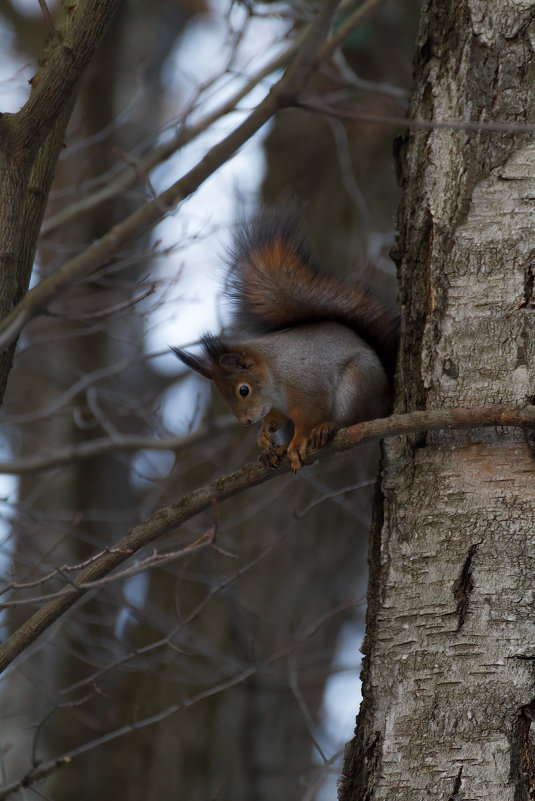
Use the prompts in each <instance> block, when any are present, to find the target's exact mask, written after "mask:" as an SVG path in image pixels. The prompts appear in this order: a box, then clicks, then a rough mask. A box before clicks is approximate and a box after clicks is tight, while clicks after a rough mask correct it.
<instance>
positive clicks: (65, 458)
mask: <svg viewBox="0 0 535 801" xmlns="http://www.w3.org/2000/svg"><path fill="white" fill-rule="evenodd" d="M235 427H236V419H235V418H234V417H233V416H231V415H226V416H225V417H223V418H221V419H218V420H216V421H214V422H213V423H210V427H209V428H204V429H202V430H199V431H196V432H195V434H190V435H188V436H174V437H173V436H171V437H163V438H161V439H157V438H156V437H142V436H136V435H134V434H132V435H122V434H119V435H118V436H115V437H100V438H99V439H93V440H89V441H88V442H82V443H80V444H77V445H70V446H68V447H66V448H58V450H56V451H52V452H50V451H49V453H48V455H47V456H40V455H36V456H29V457H21V458H20V459H8V460H6V461H5V462H0V475H2V474H3V475H17V476H22V475H26V474H28V473H41V472H43V471H45V470H53V469H54V468H56V467H62V466H64V465H67V464H72V463H73V462H83V461H86V460H87V459H92V458H94V457H95V456H102V455H103V454H106V453H136V452H138V451H172V452H173V453H176V452H178V451H181V450H184V449H185V448H191V447H193V446H195V445H198V444H199V443H202V442H204V441H206V440H208V439H213V438H215V437H217V436H219V434H222V433H225V432H226V431H229V430H230V429H231V428H235Z"/></svg>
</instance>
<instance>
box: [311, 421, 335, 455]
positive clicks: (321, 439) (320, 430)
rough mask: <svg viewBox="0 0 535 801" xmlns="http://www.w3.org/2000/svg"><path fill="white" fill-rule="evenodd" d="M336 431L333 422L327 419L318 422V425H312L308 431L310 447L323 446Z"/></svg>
mask: <svg viewBox="0 0 535 801" xmlns="http://www.w3.org/2000/svg"><path fill="white" fill-rule="evenodd" d="M335 432H336V426H335V424H334V423H331V422H330V421H327V422H326V423H320V424H319V426H314V428H313V429H312V431H311V432H310V445H311V447H312V448H314V449H317V448H323V447H324V446H325V445H327V443H328V442H330V440H331V439H332V438H333V436H334V434H335Z"/></svg>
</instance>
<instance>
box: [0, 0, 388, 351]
mask: <svg viewBox="0 0 535 801" xmlns="http://www.w3.org/2000/svg"><path fill="white" fill-rule="evenodd" d="M336 5H337V0H329V2H324V3H323V5H322V7H321V11H320V13H319V14H318V16H317V17H316V19H315V20H314V21H313V23H312V24H311V26H310V28H309V30H308V32H307V35H306V36H305V38H304V40H303V44H302V46H301V47H300V49H299V51H298V53H297V56H296V58H295V60H294V62H293V63H292V64H291V65H290V67H289V68H288V69H287V70H286V72H285V74H284V75H283V77H282V78H281V80H280V81H279V82H278V83H277V84H275V85H274V86H273V87H272V89H271V90H270V92H269V93H268V95H267V97H266V98H265V99H264V100H263V101H262V102H261V103H260V104H259V106H257V108H256V109H255V110H254V111H253V112H252V113H251V114H250V115H249V117H248V118H247V119H246V120H245V121H244V122H243V123H242V124H241V125H239V126H238V127H237V128H236V129H235V130H234V131H233V132H232V133H231V134H229V135H228V136H227V137H225V138H224V139H223V140H221V141H220V142H219V143H218V144H217V145H215V146H214V147H213V148H212V149H211V150H210V151H209V152H208V153H207V154H206V156H205V157H204V158H203V159H201V161H200V162H199V163H198V164H197V165H196V166H195V167H193V169H191V170H190V172H189V173H187V174H186V175H184V176H183V177H182V178H180V179H179V180H178V181H176V182H175V183H174V184H173V185H172V186H171V187H169V188H168V189H166V190H165V191H164V192H162V193H161V194H160V195H159V196H158V197H156V198H154V199H153V200H152V201H149V202H148V203H147V204H146V205H145V206H143V207H141V208H140V209H138V210H137V211H136V212H134V213H133V214H131V215H130V216H129V217H127V218H126V219H125V220H124V221H123V222H121V223H119V224H118V225H115V226H114V227H113V228H111V229H110V231H108V233H107V234H105V235H104V236H103V237H102V239H100V240H98V241H97V242H95V243H94V244H93V245H91V246H90V247H88V248H87V250H85V251H84V253H82V254H80V255H79V256H77V257H76V258H74V259H71V260H70V261H69V262H66V263H65V264H64V265H62V267H60V268H59V269H58V270H57V271H56V272H55V273H53V274H52V275H50V276H48V277H47V278H45V279H44V280H43V281H41V282H40V283H39V284H38V285H37V286H36V287H34V288H33V289H31V290H30V291H29V292H28V293H27V294H26V296H25V297H24V298H23V300H22V301H21V302H20V303H19V304H18V305H17V306H16V307H15V308H14V310H13V311H12V312H11V313H10V314H9V315H7V316H6V317H5V318H4V320H3V321H2V324H1V325H0V349H4V348H6V347H8V346H9V345H10V344H12V343H13V342H14V341H15V340H16V338H17V336H18V335H19V334H20V332H21V331H22V329H23V328H24V326H25V325H26V324H27V323H28V322H29V321H30V320H31V319H32V317H34V316H35V315H36V314H38V313H39V312H40V311H41V310H42V309H44V308H45V307H46V306H47V305H48V304H49V303H50V302H51V301H52V300H53V299H54V298H56V297H57V296H58V295H59V294H60V293H61V292H63V291H64V290H65V289H66V288H67V287H68V286H70V285H71V284H72V283H73V281H76V280H79V279H80V278H82V277H84V276H86V275H89V274H90V273H92V272H93V271H94V270H96V269H97V268H98V267H100V266H102V265H103V264H105V263H106V262H107V261H108V260H109V259H110V257H111V256H112V255H114V254H115V253H117V252H118V251H120V250H121V249H122V248H124V247H126V246H127V245H129V244H131V243H132V242H133V241H135V240H136V239H138V238H139V237H140V236H142V235H143V234H146V233H147V232H148V231H150V230H151V228H153V227H154V226H155V225H156V224H157V223H158V222H160V220H162V219H163V217H164V216H165V215H166V214H167V213H168V212H169V211H171V210H172V209H174V208H175V207H176V206H177V205H178V204H179V203H180V202H181V201H182V200H184V199H185V198H186V197H188V196H189V195H191V194H192V193H193V192H195V191H196V190H197V189H198V188H199V186H200V185H201V184H202V183H203V182H204V181H205V180H206V179H207V178H208V177H209V176H210V175H212V173H213V172H215V171H216V170H217V169H218V168H219V167H220V166H221V165H222V164H224V163H225V162H226V161H227V160H228V159H229V158H230V157H231V156H232V155H234V153H235V152H236V151H237V150H238V149H239V148H240V147H241V146H242V145H243V144H245V142H247V141H248V140H249V139H250V138H251V137H252V136H253V134H255V133H256V132H257V131H258V130H259V129H260V128H261V127H262V126H263V125H264V124H265V123H266V122H267V121H268V120H269V119H271V117H272V116H273V115H274V114H275V113H276V112H277V111H278V110H280V109H282V108H288V107H290V106H292V105H295V104H296V103H297V99H298V96H299V93H300V92H301V91H302V89H303V88H304V87H305V86H306V84H307V82H308V80H309V79H310V77H311V76H312V74H313V73H314V72H315V70H316V69H317V68H318V66H319V65H320V64H321V63H322V62H323V61H324V60H325V59H327V58H329V57H330V56H331V55H332V53H333V52H334V50H335V49H336V47H338V46H339V44H340V41H341V40H342V39H343V38H345V37H346V36H347V35H348V33H349V32H350V28H351V29H353V28H354V27H356V26H357V25H358V24H360V22H361V21H362V19H363V18H364V17H365V16H367V15H368V13H371V10H373V9H374V8H375V7H376V6H378V5H379V0H367V2H365V3H363V5H362V6H361V7H359V9H357V12H355V14H353V15H352V17H351V18H350V21H348V23H346V24H345V25H344V26H343V28H342V29H341V31H343V36H342V34H341V32H340V31H339V32H338V33H337V34H335V35H334V36H333V37H332V38H331V39H329V40H328V41H327V42H324V39H325V37H326V36H327V34H328V30H329V26H330V21H331V19H332V16H333V13H334V9H335V7H336Z"/></svg>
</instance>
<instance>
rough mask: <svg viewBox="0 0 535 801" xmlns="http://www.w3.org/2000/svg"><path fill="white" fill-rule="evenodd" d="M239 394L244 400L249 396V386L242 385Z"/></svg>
mask: <svg viewBox="0 0 535 801" xmlns="http://www.w3.org/2000/svg"><path fill="white" fill-rule="evenodd" d="M238 392H239V393H240V395H241V396H242V398H246V397H247V395H248V394H249V387H248V386H247V384H242V385H241V387H240V388H239V390H238Z"/></svg>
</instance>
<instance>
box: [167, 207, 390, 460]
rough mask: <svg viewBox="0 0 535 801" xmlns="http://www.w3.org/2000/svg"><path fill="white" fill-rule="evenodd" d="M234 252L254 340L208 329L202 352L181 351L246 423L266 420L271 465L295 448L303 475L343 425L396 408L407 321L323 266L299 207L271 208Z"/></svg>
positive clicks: (233, 281) (293, 456)
mask: <svg viewBox="0 0 535 801" xmlns="http://www.w3.org/2000/svg"><path fill="white" fill-rule="evenodd" d="M230 255H231V257H230V270H229V276H228V289H227V292H228V294H229V295H230V297H231V298H232V300H233V301H234V304H235V309H234V322H235V323H236V324H237V325H238V326H241V327H243V328H246V329H248V330H249V331H250V332H251V334H252V338H246V339H245V340H243V341H242V340H240V341H239V342H235V343H232V344H230V343H228V342H226V341H223V340H222V339H221V338H220V337H219V336H214V335H212V334H204V335H203V336H202V338H201V353H200V355H196V354H194V353H191V352H190V351H188V350H185V349H183V348H171V349H172V350H173V351H174V353H175V354H176V356H178V358H179V359H180V360H181V361H182V362H183V363H184V364H186V365H187V366H188V367H190V368H192V369H193V370H195V371H196V372H197V373H200V375H202V376H204V377H205V378H208V379H210V380H211V381H214V383H215V384H216V386H217V387H218V389H219V391H220V392H221V395H222V396H223V398H224V400H225V401H226V403H227V404H228V406H229V407H230V409H231V411H232V412H233V413H234V414H235V415H236V417H237V418H238V420H239V421H240V422H241V423H242V424H244V425H249V424H251V423H258V422H260V421H261V420H262V427H261V429H260V433H259V435H258V445H259V446H260V447H261V448H263V449H264V453H263V454H262V455H261V456H260V459H261V461H262V462H263V463H264V464H265V465H266V466H270V467H273V468H274V467H276V466H277V465H278V464H279V462H280V460H281V458H282V457H283V456H284V454H285V453H286V452H287V453H288V457H289V461H290V466H291V469H292V470H293V471H294V472H297V471H298V470H300V468H301V466H302V462H303V461H304V459H305V457H306V455H307V452H308V450H309V449H310V448H312V449H316V448H320V447H323V446H324V445H326V444H327V442H328V441H329V440H330V439H331V438H332V436H333V434H334V432H335V431H336V429H338V428H340V427H342V426H346V425H350V424H352V423H357V422H360V421H362V420H370V419H373V418H376V417H384V416H386V415H387V414H388V413H389V411H390V408H391V404H392V390H391V383H392V376H393V372H394V367H395V358H396V350H397V340H398V318H397V315H396V313H395V312H394V311H393V310H391V309H389V308H388V306H386V305H384V304H382V303H381V302H379V301H378V300H377V299H375V298H373V296H372V295H371V294H370V292H369V291H368V289H367V288H366V287H364V286H363V285H362V284H359V283H345V282H343V281H342V280H338V279H336V278H335V277H333V276H331V275H327V274H323V273H320V272H318V270H317V269H316V267H315V266H314V264H313V262H312V258H311V256H310V254H309V252H308V250H307V247H306V245H305V240H304V237H303V236H302V234H301V227H300V220H299V218H298V216H297V213H296V212H295V210H289V209H288V208H286V207H281V208H277V207H274V208H268V209H265V210H264V211H263V212H262V213H261V214H260V215H259V216H257V217H256V218H255V219H253V221H252V222H249V223H245V224H243V225H242V226H241V227H240V229H239V230H238V233H237V235H236V236H235V239H234V246H233V248H232V249H231V254H230ZM281 434H282V437H283V439H285V440H286V442H285V443H283V444H278V445H277V444H276V443H277V441H278V439H279V438H280V436H281ZM288 439H289V443H288V444H286V443H287V442H288Z"/></svg>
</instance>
